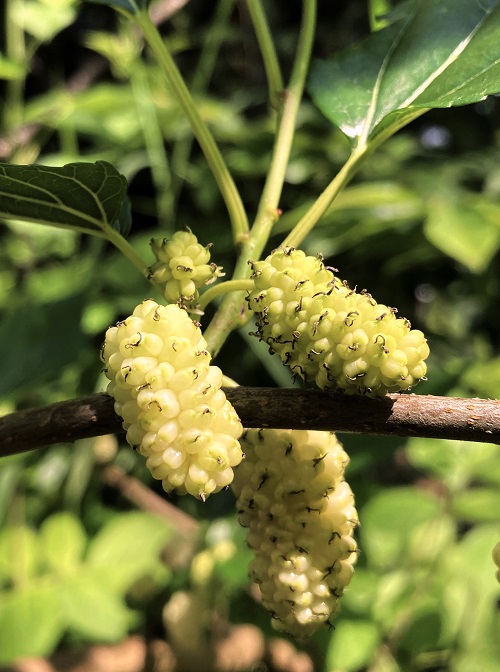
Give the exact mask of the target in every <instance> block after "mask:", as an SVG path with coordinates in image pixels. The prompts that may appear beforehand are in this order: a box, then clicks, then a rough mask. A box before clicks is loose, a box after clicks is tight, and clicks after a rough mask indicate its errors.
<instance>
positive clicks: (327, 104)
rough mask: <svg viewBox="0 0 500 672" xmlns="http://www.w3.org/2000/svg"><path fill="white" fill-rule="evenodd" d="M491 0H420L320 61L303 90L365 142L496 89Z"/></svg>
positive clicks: (497, 9)
mask: <svg viewBox="0 0 500 672" xmlns="http://www.w3.org/2000/svg"><path fill="white" fill-rule="evenodd" d="M499 31H500V6H499V2H498V0H484V1H483V2H480V1H479V0H420V1H418V2H416V3H414V5H413V6H412V8H411V11H410V13H409V14H408V16H407V17H406V18H404V19H402V20H401V21H398V22H397V23H395V24H392V25H391V26H389V27H388V28H385V29H384V30H381V31H379V32H377V33H374V34H373V35H371V36H370V37H369V38H367V39H366V40H364V41H362V42H358V43H356V44H355V45H353V46H352V47H349V48H348V49H346V50H344V51H342V52H341V53H339V54H337V55H335V56H334V57H332V58H330V59H329V60H326V61H317V62H316V63H315V64H314V67H313V69H312V73H311V79H310V83H309V89H310V91H311V93H312V96H313V99H314V101H315V103H316V105H317V106H318V107H319V109H320V110H321V111H322V112H323V114H325V116H327V117H328V118H329V119H330V120H331V121H332V122H333V123H334V124H336V125H337V126H339V127H340V129H341V130H342V131H343V132H344V133H345V134H346V135H347V136H348V137H349V138H350V139H351V141H352V143H353V145H358V144H359V143H360V142H361V143H366V142H367V141H368V140H369V139H371V138H373V137H375V136H376V135H378V134H379V133H380V132H381V131H383V130H387V129H389V130H390V129H394V130H395V129H396V128H399V127H401V126H403V125H404V124H405V123H407V122H408V121H409V120H410V119H411V118H412V117H414V116H416V115H418V114H419V113H421V112H422V111H425V109H429V108H433V107H451V106H452V105H466V104H469V103H473V102H476V101H479V100H482V99H483V98H485V96H486V95H488V94H493V93H498V92H499V91H500V39H499Z"/></svg>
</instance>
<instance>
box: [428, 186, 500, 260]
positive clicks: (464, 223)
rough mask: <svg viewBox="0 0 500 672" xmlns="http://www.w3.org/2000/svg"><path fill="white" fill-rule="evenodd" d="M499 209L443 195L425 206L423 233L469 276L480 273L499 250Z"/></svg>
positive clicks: (491, 204)
mask: <svg viewBox="0 0 500 672" xmlns="http://www.w3.org/2000/svg"><path fill="white" fill-rule="evenodd" d="M499 222H500V206H498V205H496V204H494V203H487V202H485V200H484V198H479V199H476V198H473V197H472V198H470V197H467V196H465V195H462V196H461V198H454V197H453V196H451V195H447V194H445V193H442V194H439V195H438V196H434V197H433V198H432V199H431V200H430V202H429V214H428V216H427V220H426V222H425V225H424V232H425V235H426V237H427V239H428V240H429V242H431V243H432V244H433V245H435V246H436V247H437V248H438V249H439V250H441V251H442V252H444V253H445V254H447V255H448V256H449V257H452V259H455V260H456V261H458V262H460V263H461V264H463V265H464V266H465V267H466V268H468V269H469V270H470V271H471V272H472V273H481V272H482V271H484V270H485V269H486V268H487V266H488V264H489V263H490V261H491V260H492V259H493V257H494V256H495V254H496V252H497V250H498V248H499V247H500V224H499Z"/></svg>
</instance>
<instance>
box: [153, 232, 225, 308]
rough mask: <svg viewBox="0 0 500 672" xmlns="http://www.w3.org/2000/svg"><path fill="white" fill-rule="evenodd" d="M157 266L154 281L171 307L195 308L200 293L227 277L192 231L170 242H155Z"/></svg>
mask: <svg viewBox="0 0 500 672" xmlns="http://www.w3.org/2000/svg"><path fill="white" fill-rule="evenodd" d="M151 248H152V250H153V253H154V255H155V257H156V262H155V263H154V264H153V265H152V266H151V267H150V268H149V277H150V279H151V280H153V281H154V282H156V283H157V284H159V285H161V286H162V287H163V292H164V296H165V298H166V300H167V301H169V302H170V303H180V304H182V305H184V304H185V305H187V306H190V305H193V304H195V303H196V300H197V298H198V289H199V288H200V287H203V285H208V284H210V283H212V282H215V280H216V279H217V278H218V277H220V276H221V275H223V274H222V273H221V268H220V267H219V266H217V264H214V263H210V246H209V245H207V246H206V247H204V246H203V245H201V244H200V243H199V242H198V239H197V238H196V236H195V235H194V233H192V232H191V231H190V230H187V231H176V233H174V234H173V236H172V238H170V239H169V240H167V239H164V240H160V239H155V238H153V239H152V240H151Z"/></svg>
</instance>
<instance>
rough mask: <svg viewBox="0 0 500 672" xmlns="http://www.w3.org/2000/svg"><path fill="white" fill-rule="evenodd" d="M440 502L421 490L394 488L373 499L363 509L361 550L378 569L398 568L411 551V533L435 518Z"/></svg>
mask: <svg viewBox="0 0 500 672" xmlns="http://www.w3.org/2000/svg"><path fill="white" fill-rule="evenodd" d="M438 511H439V503H438V501H437V499H436V498H434V497H433V496H432V495H430V494H428V493H427V492H424V491H422V490H415V489H413V488H405V487H400V488H392V489H388V490H385V491H384V492H381V493H380V494H378V495H377V496H375V497H373V498H372V499H371V500H370V501H369V502H368V504H367V505H366V506H365V507H364V508H363V509H362V512H361V516H360V517H361V518H362V520H363V525H362V526H361V531H360V535H361V547H362V548H363V549H364V552H365V553H366V556H367V558H368V560H369V562H370V563H371V564H372V565H373V566H378V567H382V568H384V567H394V566H396V565H398V564H399V563H400V562H401V560H402V559H403V558H404V557H405V555H406V554H407V553H408V551H409V541H410V535H411V534H412V532H413V531H414V530H415V529H416V528H417V527H418V526H420V525H422V524H423V523H425V522H426V521H428V520H431V519H433V518H435V517H436V515H437V514H438Z"/></svg>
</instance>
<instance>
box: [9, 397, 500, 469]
mask: <svg viewBox="0 0 500 672" xmlns="http://www.w3.org/2000/svg"><path fill="white" fill-rule="evenodd" d="M225 392H226V395H227V397H228V399H229V400H230V401H231V403H232V404H233V405H234V407H235V409H236V412H237V413H238V415H239V417H240V418H241V421H242V423H243V425H244V426H245V427H275V428H283V429H321V430H331V431H338V432H355V433H360V434H385V435H392V436H421V437H427V438H437V439H456V440H461V441H485V442H488V443H497V444H498V443H500V401H495V400H491V399H459V398H456V397H433V396H425V395H415V394H405V395H396V394H393V395H388V396H387V397H385V398H383V399H368V398H366V397H355V396H352V397H351V396H344V395H341V394H329V393H327V392H321V391H320V390H299V389H295V388H292V389H274V388H261V387H256V388H251V387H232V388H225ZM121 431H122V429H121V423H120V419H119V418H118V417H117V416H116V415H115V413H114V410H113V401H112V399H111V397H109V396H108V395H106V394H93V395H90V396H88V397H82V398H79V399H71V400H69V401H62V402H58V403H55V404H51V405H50V406H44V407H42V408H35V409H29V410H24V411H18V412H16V413H11V414H10V415H6V416H4V417H3V418H0V456H5V455H13V454H16V453H22V452H24V451H27V450H33V449H35V448H43V447H44V446H50V445H52V444H54V443H64V442H71V441H76V440H77V439H84V438H88V437H92V436H100V435H101V434H113V433H120V432H121Z"/></svg>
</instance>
